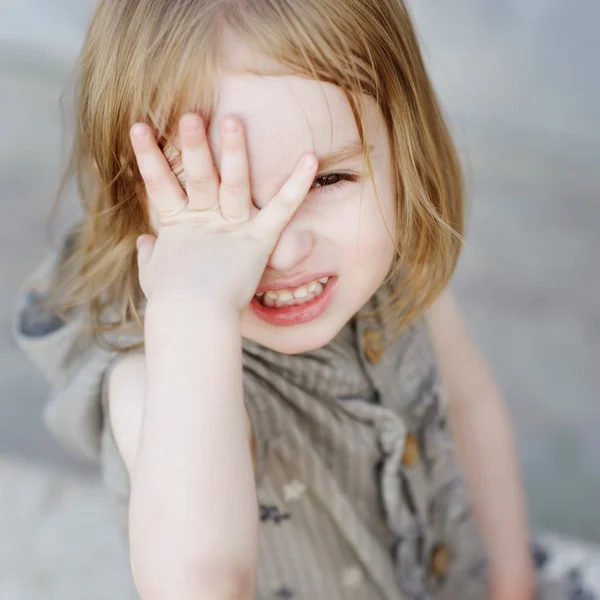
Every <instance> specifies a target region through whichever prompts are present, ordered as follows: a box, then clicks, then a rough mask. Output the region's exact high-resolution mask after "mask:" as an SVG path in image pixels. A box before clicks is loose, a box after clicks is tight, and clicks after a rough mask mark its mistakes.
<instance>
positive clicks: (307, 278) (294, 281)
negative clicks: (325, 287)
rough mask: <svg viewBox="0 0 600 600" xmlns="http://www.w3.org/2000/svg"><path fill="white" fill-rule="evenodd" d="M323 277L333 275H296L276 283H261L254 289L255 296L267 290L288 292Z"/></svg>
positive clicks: (332, 275) (331, 275)
mask: <svg viewBox="0 0 600 600" xmlns="http://www.w3.org/2000/svg"><path fill="white" fill-rule="evenodd" d="M323 277H334V274H333V273H325V272H323V273H308V274H303V275H297V276H296V277H292V278H291V279H277V280H276V281H270V282H269V283H263V284H262V285H259V286H258V288H256V292H255V294H264V292H268V291H269V290H273V291H275V290H289V289H292V288H297V287H300V286H301V285H304V284H306V283H310V282H311V281H317V280H318V279H323Z"/></svg>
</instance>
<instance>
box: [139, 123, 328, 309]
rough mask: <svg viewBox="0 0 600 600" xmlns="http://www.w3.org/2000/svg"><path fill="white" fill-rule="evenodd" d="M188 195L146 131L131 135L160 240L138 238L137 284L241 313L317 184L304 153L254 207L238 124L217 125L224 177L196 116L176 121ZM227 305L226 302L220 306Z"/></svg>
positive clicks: (152, 295) (148, 291) (160, 295)
mask: <svg viewBox="0 0 600 600" xmlns="http://www.w3.org/2000/svg"><path fill="white" fill-rule="evenodd" d="M179 130H180V137H181V146H182V163H183V170H184V173H185V181H186V188H187V195H186V192H184V190H183V189H182V187H181V185H180V184H179V181H178V179H177V177H176V176H175V174H174V173H173V171H172V170H171V167H170V166H169V163H168V162H167V160H166V158H165V156H164V155H163V153H162V152H161V150H160V149H159V147H158V145H157V143H156V141H155V138H154V136H153V135H152V133H151V131H150V128H149V127H148V126H147V125H144V124H141V123H138V124H136V125H134V127H133V128H132V130H131V140H132V143H133V149H134V152H135V155H136V159H137V163H138V166H139V169H140V172H141V175H142V177H143V179H144V183H145V185H146V190H147V193H148V199H149V205H150V206H149V208H150V209H151V210H152V211H153V213H154V218H155V219H156V220H157V229H158V232H157V237H154V236H151V235H143V236H140V237H139V238H138V265H139V275H140V284H141V286H142V290H143V292H144V294H145V295H146V297H147V298H148V301H149V302H150V301H153V300H155V299H157V300H158V299H162V300H167V301H168V302H170V301H172V300H177V301H182V300H183V301H185V302H188V301H189V302H192V303H198V302H199V301H200V302H203V303H209V304H211V305H215V304H216V305H218V306H219V307H220V308H224V307H225V308H235V309H237V310H238V311H241V310H243V309H244V308H245V307H246V306H247V305H248V303H249V302H250V300H251V299H252V296H253V295H254V293H255V291H256V288H257V286H258V283H259V281H260V278H261V276H262V273H263V271H264V269H265V266H266V264H267V261H268V259H269V256H270V255H271V253H272V251H273V249H274V247H275V245H276V244H277V240H278V239H279V236H280V234H281V232H282V231H283V229H284V228H285V226H286V225H287V224H288V222H289V221H290V219H291V218H292V216H293V215H294V213H295V212H296V210H297V209H298V207H299V206H300V204H301V203H302V201H303V200H304V198H305V197H306V195H307V193H308V191H309V190H310V187H311V185H312V182H313V180H314V176H315V172H316V167H317V160H316V158H315V156H314V155H313V154H307V155H305V156H304V157H302V159H301V160H300V161H299V163H298V165H297V166H296V169H295V170H294V172H293V173H292V175H291V177H290V178H289V179H288V180H287V182H286V183H285V184H284V185H283V186H282V188H281V189H280V190H279V192H278V193H277V195H276V196H275V197H274V198H273V199H272V200H271V201H270V202H269V203H268V204H267V206H266V207H265V208H263V209H262V210H260V211H258V209H257V208H256V207H254V205H253V203H252V198H251V193H250V178H249V172H248V171H249V170H248V156H247V150H246V144H245V138H244V132H243V127H242V124H241V123H240V121H239V120H238V119H236V118H233V117H226V118H225V119H223V122H222V123H221V145H222V150H221V178H220V180H219V175H218V173H217V170H216V168H215V165H214V162H213V157H212V153H211V150H210V147H209V144H208V140H207V137H206V131H205V126H204V122H203V121H202V119H201V118H200V117H199V116H197V115H194V114H187V115H185V116H184V117H183V118H182V119H181V121H180V124H179ZM223 303H225V305H224V304H223Z"/></svg>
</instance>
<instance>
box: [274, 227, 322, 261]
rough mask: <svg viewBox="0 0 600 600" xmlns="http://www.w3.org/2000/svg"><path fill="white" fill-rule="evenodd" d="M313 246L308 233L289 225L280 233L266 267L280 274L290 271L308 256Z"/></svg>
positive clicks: (310, 234) (311, 238)
mask: <svg viewBox="0 0 600 600" xmlns="http://www.w3.org/2000/svg"><path fill="white" fill-rule="evenodd" d="M314 245H315V240H314V236H313V234H312V233H311V232H310V231H307V230H305V229H298V228H297V227H295V226H294V225H293V224H290V225H288V226H287V227H286V228H285V229H284V230H283V232H282V233H281V236H280V237H279V241H278V242H277V245H276V246H275V249H274V250H273V252H272V253H271V256H270V257H269V262H268V263H267V266H269V267H270V268H271V269H273V270H275V271H279V272H281V273H285V272H287V271H291V270H293V269H294V267H297V266H298V265H299V264H300V263H301V262H302V261H303V260H304V259H305V258H307V257H308V256H310V253H311V252H312V249H313V247H314Z"/></svg>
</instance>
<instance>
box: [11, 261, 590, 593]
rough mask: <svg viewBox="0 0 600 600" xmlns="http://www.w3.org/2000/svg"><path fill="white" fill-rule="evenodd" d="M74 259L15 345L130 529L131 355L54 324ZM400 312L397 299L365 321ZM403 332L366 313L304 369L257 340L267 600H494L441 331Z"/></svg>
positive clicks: (28, 296) (255, 386) (21, 310)
mask: <svg viewBox="0 0 600 600" xmlns="http://www.w3.org/2000/svg"><path fill="white" fill-rule="evenodd" d="M60 260H61V255H60V254H57V255H53V256H50V257H48V258H47V259H46V260H45V261H44V263H43V264H42V265H41V266H40V267H39V268H38V269H37V270H36V272H35V273H34V274H33V275H32V276H31V277H30V278H29V279H28V280H27V281H26V282H25V284H24V286H23V289H22V292H21V295H20V297H19V301H18V305H17V310H16V318H15V327H14V334H15V337H16V339H17V341H18V343H19V344H20V346H21V347H22V348H23V350H24V351H25V352H26V353H27V354H28V356H29V357H30V358H31V360H32V361H33V362H34V363H36V364H37V365H38V367H39V368H41V369H42V370H43V371H44V372H45V373H46V375H47V376H48V378H49V379H50V381H51V382H52V392H51V396H50V399H49V402H48V407H47V410H46V415H45V416H46V421H47V423H48V425H49V427H50V429H51V430H52V431H53V432H54V434H55V435H56V436H57V437H58V438H59V439H60V440H61V441H62V442H64V443H65V444H66V445H68V446H69V447H70V448H72V449H73V450H74V451H76V452H79V453H82V454H84V455H86V456H91V457H100V459H101V461H102V466H103V473H104V477H105V481H106V483H107V486H108V488H109V489H110V491H111V493H112V495H113V497H114V499H115V502H116V506H117V509H118V518H119V519H120V522H121V525H122V527H123V531H124V532H126V526H127V504H128V497H129V481H128V476H127V473H126V470H125V468H124V465H123V463H122V461H121V458H120V456H119V453H118V451H117V448H116V445H115V442H114V438H113V436H112V432H111V430H110V426H109V419H108V406H107V403H106V386H105V385H104V384H105V382H106V380H107V376H106V375H107V372H108V370H109V369H110V367H111V366H112V365H113V364H114V363H115V362H116V361H117V360H118V359H119V358H120V355H119V354H118V353H116V352H108V351H106V350H103V349H101V348H99V347H98V346H96V345H95V344H93V343H92V342H91V340H90V338H89V337H88V336H87V335H86V334H85V333H84V332H83V328H82V326H81V322H78V321H77V320H75V321H73V322H71V323H68V324H67V323H64V322H62V321H61V320H60V319H57V318H56V315H44V314H42V313H41V312H40V310H39V299H40V298H41V297H43V293H44V292H43V290H44V286H45V285H47V282H48V278H49V277H51V276H52V272H53V271H54V269H55V268H56V265H57V264H58V262H59V261H60ZM384 299H385V289H384V288H382V289H381V290H380V291H379V292H378V293H377V294H376V295H375V296H374V297H373V298H372V299H371V301H370V302H369V303H368V305H367V306H365V309H364V313H365V314H367V313H369V312H371V311H373V309H377V307H378V306H379V305H380V303H381V302H382V301H383V300H384ZM388 331H389V327H387V326H386V324H385V322H383V321H381V320H378V319H376V318H373V317H369V318H366V317H364V318H363V316H362V315H361V316H360V318H357V319H354V320H353V321H351V322H350V323H348V324H347V325H346V327H345V328H344V329H343V330H342V331H341V332H340V333H339V335H338V336H337V337H336V338H335V339H334V340H333V341H332V342H331V343H330V344H328V345H327V346H325V347H324V348H321V349H318V350H315V351H313V352H309V353H305V354H300V355H293V356H286V355H281V354H278V353H276V352H273V351H271V350H269V349H268V348H265V347H262V346H259V345H257V344H254V343H252V342H248V341H244V354H243V360H244V388H245V397H246V406H247V410H248V414H249V416H250V420H251V423H252V428H253V433H254V437H255V444H256V461H257V471H256V482H257V493H258V498H259V506H260V512H259V515H258V516H259V519H260V538H259V543H260V559H259V572H258V582H257V591H256V599H257V600H272V599H281V598H286V599H289V598H293V599H294V600H316V599H323V600H325V599H326V600H336V599H356V600H358V599H360V600H371V599H372V600H379V599H381V600H403V599H411V600H413V599H414V600H417V599H419V600H420V599H423V600H425V599H429V598H431V599H437V600H455V599H460V600H469V599H473V600H476V599H477V600H478V599H482V600H483V599H485V598H486V576H487V565H486V561H485V558H484V553H483V548H482V544H481V541H480V538H479V535H478V533H477V531H476V529H475V524H474V521H473V517H472V514H471V510H470V506H469V499H468V497H467V493H466V487H465V484H464V482H463V479H462V477H461V474H460V472H459V469H458V467H457V463H456V459H455V455H454V450H453V444H452V440H451V438H450V434H449V431H448V425H447V415H446V406H445V401H444V396H443V393H442V389H441V385H440V378H439V374H438V370H437V368H436V365H435V361H434V355H433V350H432V347H431V344H430V341H429V338H428V335H427V330H426V326H425V323H424V322H423V321H419V322H416V323H415V324H414V325H413V326H412V327H411V328H409V329H408V330H407V331H405V332H404V333H403V334H402V335H401V336H400V337H399V338H396V339H392V338H390V337H388V334H387V332H388ZM121 341H127V342H129V341H131V338H128V339H127V340H121ZM580 587H581V586H580ZM573 589H574V588H573V585H572V581H570V580H569V579H568V578H565V577H554V578H550V579H549V578H545V579H544V578H542V579H541V585H540V598H542V599H543V600H553V599H556V600H567V599H568V598H580V596H574V595H572V594H573V591H572V590H573ZM580 591H583V588H582V589H581V590H580ZM586 593H588V592H586ZM589 593H590V594H591V592H589ZM581 598H585V599H586V600H593V599H594V598H596V596H595V595H590V596H581Z"/></svg>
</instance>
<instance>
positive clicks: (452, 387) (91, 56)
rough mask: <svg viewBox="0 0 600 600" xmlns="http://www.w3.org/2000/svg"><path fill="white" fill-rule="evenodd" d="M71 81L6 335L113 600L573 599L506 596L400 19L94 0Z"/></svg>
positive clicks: (517, 575) (414, 64)
mask: <svg viewBox="0 0 600 600" xmlns="http://www.w3.org/2000/svg"><path fill="white" fill-rule="evenodd" d="M77 84H78V98H77V101H78V120H77V133H76V138H75V144H74V149H73V155H72V162H71V168H70V170H69V172H68V175H71V174H74V175H76V176H77V178H78V181H79V183H80V190H81V197H82V199H83V205H84V217H83V220H82V222H81V223H80V224H79V226H78V227H76V228H75V229H73V230H72V231H71V232H70V234H69V235H68V236H67V237H66V239H65V243H64V244H63V246H62V248H61V250H60V252H58V253H57V254H56V255H53V256H51V257H49V258H48V259H47V260H46V261H45V262H44V263H43V264H42V265H41V266H40V267H39V269H38V270H37V271H36V272H35V273H34V274H33V275H32V277H31V278H30V279H29V280H28V281H27V282H26V284H25V287H24V291H23V294H22V296H21V299H20V303H19V312H18V319H17V322H16V325H17V327H16V335H17V338H18V340H19V343H20V344H21V346H22V347H23V348H24V349H25V351H26V352H28V354H29V355H30V356H31V357H32V359H33V360H34V361H35V362H36V363H37V364H38V365H39V366H40V367H41V368H42V369H43V370H44V371H45V372H46V373H47V375H48V376H49V378H50V379H51V380H52V381H53V391H52V398H51V402H50V404H49V407H48V411H47V414H46V416H47V420H48V423H49V425H50V427H51V428H52V429H53V431H54V432H55V433H56V434H57V435H58V437H59V438H60V439H62V440H63V441H65V442H66V443H67V444H69V445H70V446H71V447H73V448H75V449H77V450H78V451H80V452H83V453H84V454H86V455H88V456H93V457H96V456H100V457H101V459H102V466H103V473H104V475H105V479H106V483H107V485H108V487H109V489H110V490H111V492H112V494H113V496H114V498H115V500H116V501H117V506H118V508H119V511H120V513H119V514H120V517H121V520H122V523H123V526H124V531H126V532H127V533H128V542H129V549H130V554H131V564H132V571H133V575H134V579H135V582H136V585H137V588H138V590H139V593H140V595H141V597H142V598H143V600H155V599H156V600H162V599H167V598H169V599H171V598H177V599H178V600H186V599H188V598H190V599H191V598H194V599H197V598H210V599H215V600H217V599H233V598H235V599H238V598H239V599H248V598H257V599H260V600H270V599H282V598H287V599H289V598H293V599H295V600H304V599H306V600H309V599H310V600H314V599H323V600H334V599H338V598H339V599H342V598H344V599H345V598H349V599H360V600H371V599H372V600H375V599H381V600H383V599H385V600H396V599H407V600H408V599H427V598H435V599H447V600H459V599H460V600H466V599H484V598H485V599H488V598H491V599H493V600H520V599H523V600H525V599H528V600H529V599H532V598H533V597H534V595H535V594H536V588H537V593H539V595H540V597H542V598H543V599H544V600H547V599H548V598H557V599H566V598H595V596H594V595H592V594H591V593H590V592H587V591H585V590H584V588H583V584H582V582H581V581H580V580H579V579H578V577H577V576H576V575H577V574H575V575H573V574H572V576H571V577H569V578H563V579H559V578H554V579H553V578H552V577H550V575H544V573H543V572H542V576H540V577H537V578H536V576H535V567H536V566H537V567H538V568H539V567H541V566H543V565H544V564H547V563H548V552H547V551H546V549H544V548H543V547H541V546H536V553H535V556H534V557H533V558H535V559H536V561H535V563H534V561H533V560H532V555H531V553H530V548H529V541H528V529H527V520H526V514H525V508H524V501H523V494H522V491H521V484H520V481H519V475H518V469H517V466H516V464H517V462H516V459H515V454H514V448H513V442H512V434H511V430H510V427H509V424H508V419H507V416H506V410H505V408H504V405H503V402H502V400H501V398H500V394H499V392H498V390H497V388H496V385H495V384H494V382H493V380H492V378H491V376H490V374H489V373H488V371H487V369H486V367H485V365H484V363H483V361H482V359H481V357H480V356H479V354H478V352H477V351H476V349H475V348H474V346H473V344H472V343H471V342H470V341H469V338H468V336H467V334H466V333H465V329H464V326H463V324H462V321H461V317H460V315H459V312H458V309H457V308H456V306H455V304H454V302H453V300H452V298H451V296H450V294H449V293H448V292H447V291H444V290H445V289H446V287H447V285H448V282H449V280H450V278H451V275H452V273H453V271H454V269H455V265H456V262H457V259H458V256H459V252H460V248H461V235H462V233H463V208H464V206H463V202H464V199H463V189H462V185H461V174H460V169H459V165H458V161H457V158H456V154H455V150H454V148H453V145H452V142H451V140H450V138H449V135H448V132H447V129H446V127H445V125H444V121H443V118H442V116H441V113H440V110H439V107H438V104H437V101H436V99H435V96H434V93H433V91H432V88H431V85H430V82H429V80H428V78H427V75H426V73H425V70H424V66H423V62H422V59H421V56H420V53H419V49H418V45H417V41H416V37H415V33H414V31H413V28H412V26H411V23H410V20H409V16H408V14H407V11H406V9H405V7H404V6H403V4H402V2H401V0H377V1H376V2H374V1H373V0H295V1H294V2H290V1H289V0H252V1H250V0H238V1H237V2H235V1H233V0H194V1H192V0H180V1H177V2H174V1H173V0H102V1H101V2H99V4H98V6H97V9H96V11H95V15H94V17H93V20H92V23H91V26H90V29H89V31H88V34H87V37H86V40H85V45H84V48H83V51H82V55H81V59H80V61H79V65H78V80H77ZM448 417H449V418H448ZM450 426H451V430H452V433H453V438H451V434H450ZM453 440H454V441H453ZM455 447H456V456H455ZM459 464H460V469H459V466H458V465H459ZM462 473H464V475H465V481H466V483H463V479H462ZM471 504H472V506H473V514H472V512H471ZM538 570H539V569H538ZM536 579H537V583H536ZM585 594H588V595H585Z"/></svg>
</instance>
